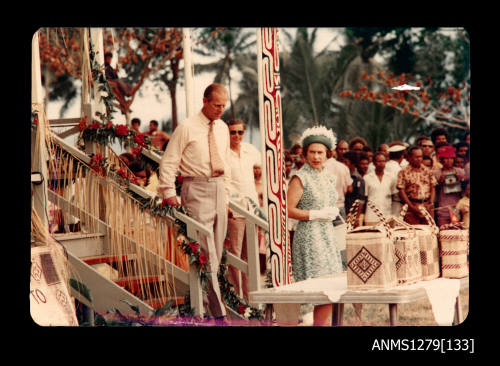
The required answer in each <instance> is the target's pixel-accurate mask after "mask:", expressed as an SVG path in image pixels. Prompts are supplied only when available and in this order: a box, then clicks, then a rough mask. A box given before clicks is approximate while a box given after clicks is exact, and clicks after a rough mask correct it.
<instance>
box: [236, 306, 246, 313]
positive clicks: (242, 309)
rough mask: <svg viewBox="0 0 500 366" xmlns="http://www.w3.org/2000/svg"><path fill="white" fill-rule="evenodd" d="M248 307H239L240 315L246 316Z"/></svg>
mask: <svg viewBox="0 0 500 366" xmlns="http://www.w3.org/2000/svg"><path fill="white" fill-rule="evenodd" d="M246 309H247V307H246V306H245V305H238V313H240V314H245V310H246Z"/></svg>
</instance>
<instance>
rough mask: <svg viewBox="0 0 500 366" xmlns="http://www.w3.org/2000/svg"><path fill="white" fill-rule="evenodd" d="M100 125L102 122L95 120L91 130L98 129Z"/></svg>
mask: <svg viewBox="0 0 500 366" xmlns="http://www.w3.org/2000/svg"><path fill="white" fill-rule="evenodd" d="M100 127H101V125H100V123H99V122H95V123H92V124H91V125H90V126H89V130H98V129H99V128H100Z"/></svg>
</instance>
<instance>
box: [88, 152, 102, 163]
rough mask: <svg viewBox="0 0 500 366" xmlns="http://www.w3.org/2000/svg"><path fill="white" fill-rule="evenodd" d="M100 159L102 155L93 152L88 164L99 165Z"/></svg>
mask: <svg viewBox="0 0 500 366" xmlns="http://www.w3.org/2000/svg"><path fill="white" fill-rule="evenodd" d="M101 161H102V155H101V154H95V156H93V157H92V159H90V165H100V164H101Z"/></svg>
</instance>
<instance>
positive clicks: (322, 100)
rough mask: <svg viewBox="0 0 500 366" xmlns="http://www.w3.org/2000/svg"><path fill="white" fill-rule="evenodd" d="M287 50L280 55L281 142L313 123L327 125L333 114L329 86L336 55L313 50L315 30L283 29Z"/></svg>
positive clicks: (333, 74)
mask: <svg viewBox="0 0 500 366" xmlns="http://www.w3.org/2000/svg"><path fill="white" fill-rule="evenodd" d="M282 33H283V34H284V35H285V40H286V41H287V42H288V44H289V45H290V51H289V52H288V51H286V50H284V51H282V52H281V53H280V67H281V72H280V74H281V86H282V88H281V95H282V99H283V102H282V108H283V110H282V113H283V125H284V130H285V143H286V144H288V145H289V144H291V143H292V142H293V140H294V138H293V136H297V135H300V134H301V133H302V131H303V130H304V129H305V128H307V127H310V126H312V125H315V124H323V125H327V126H328V125H329V124H331V122H332V121H333V115H334V114H335V113H336V105H335V104H334V103H333V101H332V92H333V87H332V85H334V84H335V82H336V74H335V72H334V70H335V67H336V58H337V54H336V53H335V52H332V51H328V50H327V49H326V48H325V49H324V50H322V51H320V52H318V53H316V52H315V51H314V45H315V42H316V40H317V39H316V35H317V28H314V29H312V30H309V29H307V28H298V29H297V32H296V34H295V35H292V34H291V33H290V31H289V30H287V29H283V30H282Z"/></svg>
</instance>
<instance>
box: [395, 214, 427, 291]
mask: <svg viewBox="0 0 500 366" xmlns="http://www.w3.org/2000/svg"><path fill="white" fill-rule="evenodd" d="M391 222H392V223H393V224H394V228H393V239H394V246H395V248H394V254H395V255H396V258H397V259H396V275H397V278H398V284H399V285H402V284H408V283H414V282H417V281H420V280H422V265H421V262H420V245H419V239H418V236H417V233H416V230H415V229H414V228H413V226H410V225H408V224H407V223H406V222H404V221H403V220H400V219H399V218H393V219H392V220H391Z"/></svg>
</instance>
